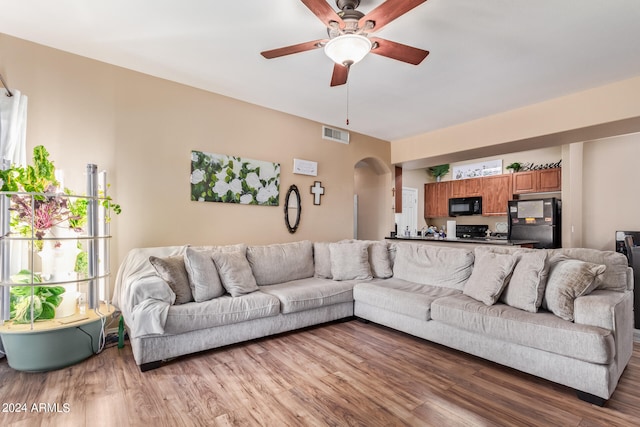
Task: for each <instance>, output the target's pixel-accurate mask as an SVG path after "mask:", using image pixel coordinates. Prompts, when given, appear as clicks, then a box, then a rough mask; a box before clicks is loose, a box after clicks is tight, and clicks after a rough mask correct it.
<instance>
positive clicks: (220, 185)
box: [211, 180, 229, 197]
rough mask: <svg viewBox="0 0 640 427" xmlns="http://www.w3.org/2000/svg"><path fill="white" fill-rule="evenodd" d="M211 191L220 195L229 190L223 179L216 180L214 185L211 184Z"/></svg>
mask: <svg viewBox="0 0 640 427" xmlns="http://www.w3.org/2000/svg"><path fill="white" fill-rule="evenodd" d="M211 191H213V192H214V193H217V194H218V196H220V197H222V196H224V195H225V194H227V191H229V184H227V183H226V182H224V181H223V180H219V181H218V182H216V185H214V186H213V188H212V189H211Z"/></svg>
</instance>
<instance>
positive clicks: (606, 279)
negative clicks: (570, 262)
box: [549, 248, 631, 292]
mask: <svg viewBox="0 0 640 427" xmlns="http://www.w3.org/2000/svg"><path fill="white" fill-rule="evenodd" d="M549 252H550V255H549V256H550V257H551V256H554V255H557V254H562V255H566V256H568V257H569V258H573V259H578V260H580V261H585V262H590V263H593V264H602V265H605V266H606V267H607V268H606V270H605V271H604V273H603V274H600V275H598V276H597V277H596V283H595V286H596V289H609V290H613V291H619V292H622V291H625V290H627V289H628V290H631V288H630V287H629V286H628V284H629V281H628V280H627V275H628V267H629V263H628V261H627V257H625V256H624V255H623V254H621V253H618V252H614V251H600V250H597V249H588V248H566V249H565V248H563V249H550V250H549Z"/></svg>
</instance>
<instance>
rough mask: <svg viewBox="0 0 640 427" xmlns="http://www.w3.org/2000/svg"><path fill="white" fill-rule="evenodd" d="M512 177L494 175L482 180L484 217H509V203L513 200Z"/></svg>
mask: <svg viewBox="0 0 640 427" xmlns="http://www.w3.org/2000/svg"><path fill="white" fill-rule="evenodd" d="M511 181H512V178H511V175H493V176H485V177H484V178H482V215H483V216H498V215H500V216H504V215H507V204H508V203H507V202H508V201H509V200H510V199H511Z"/></svg>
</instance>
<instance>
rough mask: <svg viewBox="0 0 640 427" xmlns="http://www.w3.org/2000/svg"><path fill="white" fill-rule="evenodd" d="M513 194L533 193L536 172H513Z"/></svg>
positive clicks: (534, 190)
mask: <svg viewBox="0 0 640 427" xmlns="http://www.w3.org/2000/svg"><path fill="white" fill-rule="evenodd" d="M512 185H513V194H525V193H535V192H536V188H537V187H538V186H537V185H536V174H535V173H534V171H526V172H515V173H514V174H513V175H512Z"/></svg>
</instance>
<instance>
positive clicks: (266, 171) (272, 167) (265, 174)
mask: <svg viewBox="0 0 640 427" xmlns="http://www.w3.org/2000/svg"><path fill="white" fill-rule="evenodd" d="M278 166H279V165H278V164H277V163H271V162H261V164H260V179H264V180H265V181H267V180H269V179H270V178H273V177H274V176H276V168H277V167H278Z"/></svg>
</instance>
